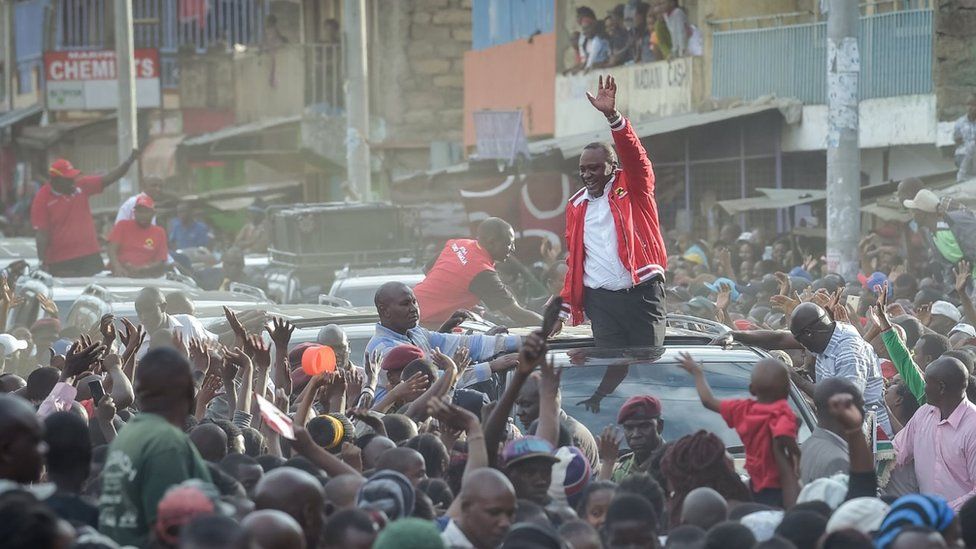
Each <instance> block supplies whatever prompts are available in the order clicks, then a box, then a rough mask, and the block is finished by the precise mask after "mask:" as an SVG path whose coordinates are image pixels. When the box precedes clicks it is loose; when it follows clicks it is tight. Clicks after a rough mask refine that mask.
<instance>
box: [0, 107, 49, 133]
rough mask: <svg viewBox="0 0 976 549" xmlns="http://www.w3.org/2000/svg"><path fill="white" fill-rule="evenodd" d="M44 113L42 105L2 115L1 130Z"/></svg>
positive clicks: (0, 117)
mask: <svg viewBox="0 0 976 549" xmlns="http://www.w3.org/2000/svg"><path fill="white" fill-rule="evenodd" d="M42 111H43V109H42V108H41V106H40V105H31V106H30V107H24V108H22V109H14V110H12V111H6V112H3V113H0V130H2V129H4V128H6V127H8V126H13V125H14V124H17V123H19V122H23V121H24V120H27V119H28V118H30V117H31V116H35V115H38V116H39V115H40V114H41V112H42Z"/></svg>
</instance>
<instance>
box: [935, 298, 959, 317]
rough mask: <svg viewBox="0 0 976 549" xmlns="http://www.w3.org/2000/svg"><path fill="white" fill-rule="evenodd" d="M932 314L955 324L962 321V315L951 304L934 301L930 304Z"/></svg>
mask: <svg viewBox="0 0 976 549" xmlns="http://www.w3.org/2000/svg"><path fill="white" fill-rule="evenodd" d="M932 314H934V315H942V316H944V317H948V318H950V319H952V320H954V321H956V322H959V321H960V320H962V315H961V314H960V313H959V309H957V308H956V307H955V306H954V305H953V304H952V303H949V302H948V301H936V302H935V303H932Z"/></svg>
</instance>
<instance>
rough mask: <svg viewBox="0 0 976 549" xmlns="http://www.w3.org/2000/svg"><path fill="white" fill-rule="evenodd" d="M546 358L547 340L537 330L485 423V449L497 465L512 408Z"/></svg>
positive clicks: (490, 459) (523, 348)
mask: <svg viewBox="0 0 976 549" xmlns="http://www.w3.org/2000/svg"><path fill="white" fill-rule="evenodd" d="M545 356H546V340H545V338H544V337H543V336H542V333H541V331H539V330H537V331H535V332H532V333H531V334H529V336H528V337H527V338H526V339H525V342H524V343H523V344H522V350H521V352H520V353H519V365H518V367H517V368H516V369H515V371H514V372H512V378H511V379H510V380H509V382H508V385H506V386H505V392H504V393H502V396H501V398H500V399H498V404H497V405H496V406H495V408H494V409H493V410H492V411H491V414H490V415H489V416H488V420H487V421H485V427H484V433H485V448H487V449H488V460H489V462H491V463H495V461H496V460H497V459H498V445H499V444H500V443H501V441H502V439H503V438H504V434H505V425H506V424H507V423H508V416H509V414H511V413H512V406H514V405H515V399H516V398H517V397H518V393H519V391H520V390H522V386H523V385H525V380H527V379H529V375H530V374H531V373H532V370H533V369H535V367H536V365H537V364H538V363H539V361H541V360H543V359H544V358H545Z"/></svg>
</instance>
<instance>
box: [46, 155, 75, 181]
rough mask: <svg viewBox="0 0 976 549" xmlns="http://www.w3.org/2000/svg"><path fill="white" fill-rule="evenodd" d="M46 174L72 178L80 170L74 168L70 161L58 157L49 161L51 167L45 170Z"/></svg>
mask: <svg viewBox="0 0 976 549" xmlns="http://www.w3.org/2000/svg"><path fill="white" fill-rule="evenodd" d="M47 173H48V175H50V176H51V177H66V178H68V179H74V178H76V177H78V176H79V175H81V170H76V169H75V167H74V166H72V165H71V162H68V161H67V160H65V159H64V158H59V159H57V160H55V161H54V162H52V163H51V167H50V168H48V170H47Z"/></svg>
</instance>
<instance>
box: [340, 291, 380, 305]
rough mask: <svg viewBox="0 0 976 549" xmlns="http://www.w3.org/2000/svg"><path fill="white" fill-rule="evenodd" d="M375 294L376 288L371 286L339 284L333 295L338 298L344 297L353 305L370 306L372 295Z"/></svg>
mask: <svg viewBox="0 0 976 549" xmlns="http://www.w3.org/2000/svg"><path fill="white" fill-rule="evenodd" d="M375 295H376V288H374V287H371V286H365V287H359V288H356V287H349V286H340V287H339V288H337V289H336V292H335V294H333V296H334V297H338V298H340V299H345V300H346V301H348V302H349V303H352V306H353V307H372V306H373V297H374V296H375Z"/></svg>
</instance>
